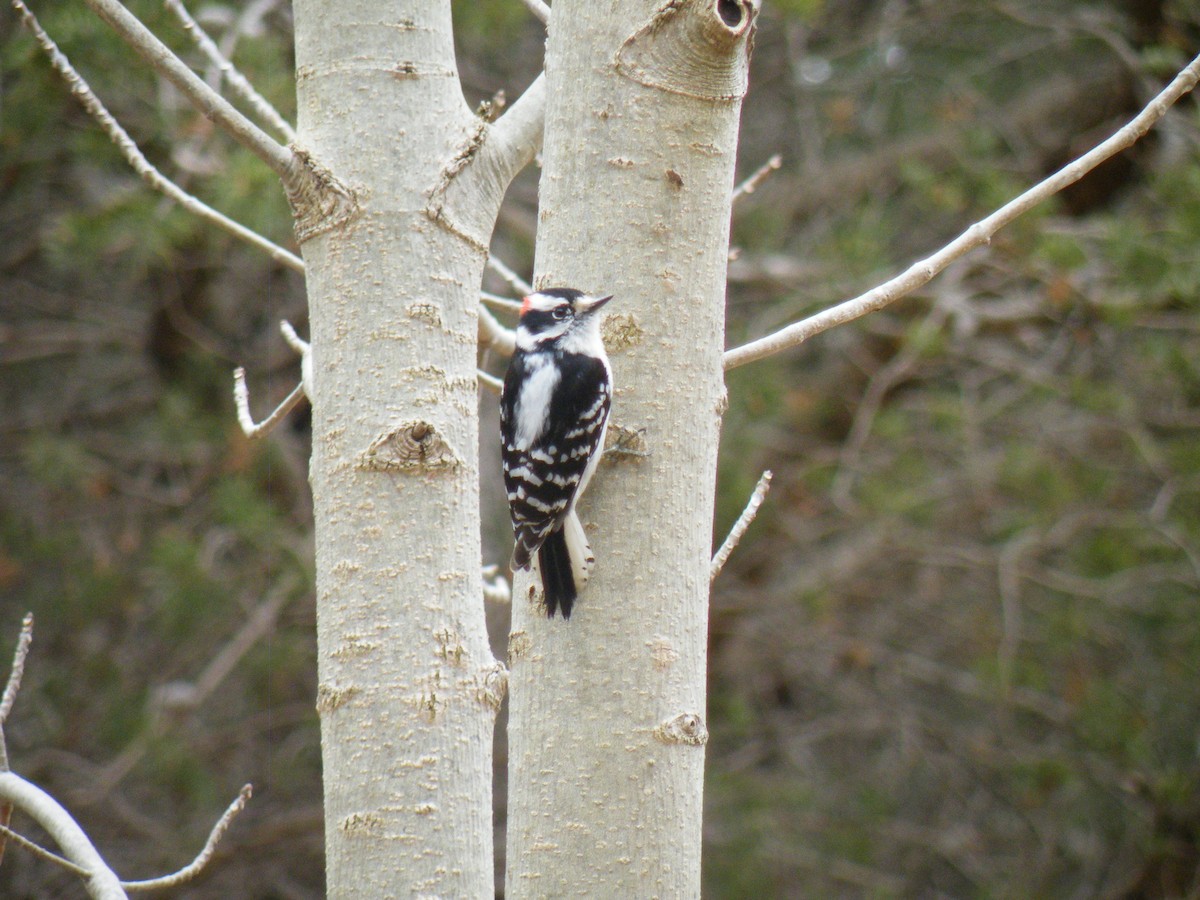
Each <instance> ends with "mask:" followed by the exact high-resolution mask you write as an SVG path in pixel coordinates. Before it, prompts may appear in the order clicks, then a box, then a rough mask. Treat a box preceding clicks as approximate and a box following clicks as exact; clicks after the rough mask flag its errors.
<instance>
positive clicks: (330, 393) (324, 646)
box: [292, 0, 541, 898]
mask: <svg viewBox="0 0 1200 900" xmlns="http://www.w3.org/2000/svg"><path fill="white" fill-rule="evenodd" d="M294 9H295V32H296V70H297V71H296V80H297V100H298V111H299V112H298V119H299V121H298V135H299V137H298V140H297V145H298V149H299V150H300V151H301V152H302V154H304V155H305V157H306V158H308V159H311V160H312V161H313V162H314V164H315V166H314V168H315V171H317V173H318V175H320V174H321V173H326V174H327V175H328V177H327V178H325V179H324V180H323V183H324V184H325V190H323V191H321V192H318V193H317V194H316V195H315V196H311V197H301V198H297V197H293V198H292V199H293V203H294V205H295V206H296V207H297V209H296V212H297V234H298V237H299V239H300V240H301V242H302V250H303V255H304V260H305V264H306V269H307V288H308V297H309V307H310V331H311V337H312V373H311V374H312V378H311V380H312V384H311V385H310V386H309V388H310V391H311V397H312V404H313V459H312V470H311V481H312V489H313V502H314V519H315V522H316V562H317V630H318V634H317V643H318V677H319V687H318V698H317V708H318V711H319V713H320V718H321V746H322V759H323V766H324V783H325V818H326V852H327V886H328V894H329V896H330V897H346V898H349V897H355V898H360V897H388V896H404V897H409V896H444V897H483V896H490V895H491V893H492V890H493V879H494V872H493V852H492V842H493V831H492V809H491V797H492V790H491V767H492V734H493V724H494V720H495V714H496V710H497V708H498V707H499V704H500V701H501V699H502V697H503V693H504V685H505V674H506V673H505V671H504V667H503V666H502V665H500V664H499V663H497V662H496V661H495V660H494V658H493V657H492V654H491V652H490V650H489V647H488V640H487V633H486V630H485V623H484V614H483V604H482V583H481V577H480V540H479V485H478V480H479V466H478V459H477V456H478V451H477V447H478V416H477V402H478V401H477V388H476V377H475V348H476V340H477V331H478V325H477V318H476V306H477V301H478V290H479V283H480V279H481V277H482V269H483V265H484V261H485V258H486V242H487V240H488V238H489V236H490V233H491V228H492V222H493V221H494V217H495V214H496V211H497V209H498V207H499V203H500V199H501V197H502V194H503V189H504V186H505V185H506V184H507V182H508V179H509V178H511V176H512V174H513V173H514V172H515V171H516V170H517V169H518V168H519V167H520V165H523V164H524V161H525V160H528V158H529V157H530V156H532V153H533V150H534V147H533V145H532V144H529V143H528V141H526V143H525V145H523V146H516V144H514V140H515V139H514V138H513V137H512V135H509V134H507V133H505V132H504V130H503V129H502V128H501V127H500V126H499V125H497V126H488V125H485V124H484V123H483V122H482V121H481V120H480V119H478V118H477V117H476V116H475V115H474V114H473V113H471V111H470V110H469V109H468V108H467V107H466V105H465V102H464V100H463V97H462V94H461V91H460V88H459V82H458V78H457V72H456V69H455V63H454V51H453V41H452V36H451V23H450V3H449V2H448V0H441V2H431V0H408V2H392V3H389V4H381V3H379V2H377V0H348V2H340V3H325V2H323V0H297V2H295V4H294ZM539 96H540V86H539ZM514 112H518V116H515V117H514V118H513V119H512V120H510V121H513V122H517V123H518V124H519V125H522V128H520V129H518V130H519V131H521V135H523V136H524V137H528V134H529V133H530V132H531V131H534V130H536V131H537V132H539V133H540V125H541V120H540V113H539V110H538V108H537V106H536V104H535V105H533V106H532V108H530V107H529V106H528V105H527V107H526V108H525V109H524V110H523V111H518V110H517V108H516V107H514ZM521 116H524V118H523V119H522V118H521ZM521 135H518V137H520V136H521ZM517 143H519V142H517ZM319 180H321V179H319ZM339 185H340V186H339ZM460 210H461V211H460Z"/></svg>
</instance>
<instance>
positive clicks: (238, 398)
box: [233, 319, 312, 440]
mask: <svg viewBox="0 0 1200 900" xmlns="http://www.w3.org/2000/svg"><path fill="white" fill-rule="evenodd" d="M279 330H280V331H282V332H283V338H284V340H286V341H287V342H288V344H289V345H290V346H291V348H292V349H293V350H295V351H296V352H297V353H299V354H300V383H299V384H298V385H296V386H295V387H294V388H292V392H291V393H290V394H288V395H287V396H286V397H284V398H283V402H282V403H280V404H279V405H278V406H277V407H275V409H274V410H273V411H272V412H271V414H270V415H269V416H267V417H266V418H265V419H263V420H262V421H261V422H259V423H257V424H255V422H254V416H252V415H251V414H250V390H249V388H247V387H246V370H245V369H243V368H242V367H241V366H238V367H237V368H236V369H234V370H233V402H234V405H235V406H236V407H237V417H238V424H239V425H241V426H242V432H243V433H244V434H245V435H246V437H248V438H250V439H251V440H253V439H255V438H260V437H266V436H267V435H268V434H270V433H271V432H272V431H273V430H274V429H275V426H276V425H278V424H279V423H280V422H282V421H283V419H284V417H285V416H286V415H287V414H288V413H290V412H291V411H292V410H293V409H295V408H296V407H297V406H299V405H300V401H301V400H303V399H304V398H305V397H307V396H310V395H309V385H310V384H311V383H312V346H311V345H310V344H309V343H308V341H306V340H304V339H303V338H301V337H300V336H299V335H298V334H296V329H294V328H293V327H292V324H291V323H290V322H288V321H287V320H286V319H284V320H283V321H282V322H280V323H279Z"/></svg>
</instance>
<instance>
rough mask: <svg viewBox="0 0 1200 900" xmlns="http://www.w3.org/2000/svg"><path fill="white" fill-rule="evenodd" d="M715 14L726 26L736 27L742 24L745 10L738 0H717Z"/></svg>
mask: <svg viewBox="0 0 1200 900" xmlns="http://www.w3.org/2000/svg"><path fill="white" fill-rule="evenodd" d="M717 15H719V16H720V17H721V21H722V22H724V23H725V24H726V25H727V26H729V27H730V28H735V29H736V28H737V27H738V26H740V25H741V24H742V17H743V15H745V10H743V9H742V4H741V2H740V0H717Z"/></svg>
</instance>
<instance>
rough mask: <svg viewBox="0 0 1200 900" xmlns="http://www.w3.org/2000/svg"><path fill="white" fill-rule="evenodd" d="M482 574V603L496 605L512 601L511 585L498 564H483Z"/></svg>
mask: <svg viewBox="0 0 1200 900" xmlns="http://www.w3.org/2000/svg"><path fill="white" fill-rule="evenodd" d="M482 575H483V602H484V603H495V604H496V605H498V606H507V605H508V604H510V603H512V587H511V586H510V585H509V583H508V579H507V578H505V577H504V572H502V571H501V569H500V567H499V566H498V565H496V564H494V563H493V564H492V565H490V566H484V567H483V570H482Z"/></svg>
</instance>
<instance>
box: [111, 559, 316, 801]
mask: <svg viewBox="0 0 1200 900" xmlns="http://www.w3.org/2000/svg"><path fill="white" fill-rule="evenodd" d="M295 587H296V584H295V581H294V579H285V580H283V581H280V582H278V583H277V584H275V585H274V587H272V589H271V592H270V594H269V596H268V597H267V598H266V599H265V600H263V601H262V603H260V604H259V605H258V606H257V607H255V609H254V612H252V613H251V614H250V616H249V618H247V620H246V621H245V623H244V624H243V625H242V627H241V628H239V629H238V631H237V633H236V634H234V636H233V637H232V638H231V639H230V640H229V641H228V642H227V643H226V645H225V646H224V647H223V648H222V649H221V652H220V653H218V654H217V655H216V656H215V657H213V659H212V660H211V661H210V662H209V664H208V665H207V666H205V667H204V670H203V671H202V672H201V673H200V674H199V675H198V676H197V677H196V679H195V680H194V681H191V682H187V681H183V682H173V683H171V684H168V685H162V686H160V687H159V688H158V690H157V691H156V692H155V695H156V697H155V699H156V707H157V708H156V709H155V710H154V711H155V712H168V711H175V712H181V711H182V712H188V711H191V710H195V709H197V708H199V707H200V706H201V705H203V704H204V702H205V701H206V700H207V699H208V698H209V697H211V696H212V695H213V693H215V692H216V690H217V688H219V687H220V686H221V684H222V683H223V682H224V680H225V678H226V677H227V676H228V675H229V673H230V672H232V671H233V669H234V667H235V666H236V665H237V664H238V662H240V661H241V660H242V658H243V657H245V655H246V654H247V653H248V652H249V651H250V649H251V648H252V647H253V646H254V645H255V644H256V643H257V642H258V641H259V640H261V639H262V637H263V636H264V635H266V634H267V633H268V632H269V631H270V630H271V628H272V627H273V626H274V625H275V623H276V622H277V621H278V619H279V614H280V613H281V612H282V610H283V608H284V606H286V605H287V602H288V601H289V600H290V599H291V596H292V592H293V591H294V590H295ZM170 722H171V719H170V717H168V716H164V715H156V716H154V717H153V718H152V719H151V720H150V724H149V726H148V727H147V728H146V729H144V730H143V731H142V732H140V733H139V734H138V735H137V737H135V738H134V739H133V740H132V741H130V743H129V744H128V745H127V746H126V747H125V749H124V750H122V751H121V752H120V753H119V754H118V755H117V757H116V758H115V759H113V760H112V761H111V762H110V763H108V765H106V766H105V767H104V769H103V771H102V772H101V773H100V774H99V775H98V776H96V777H94V778H93V779H92V784H91V791H90V793H89V797H88V800H89V802H91V803H99V802H101V801H102V800H103V799H104V798H105V797H106V796H108V794H109V792H110V791H112V790H113V788H115V787H116V786H117V785H118V784H119V783H120V782H121V781H122V780H123V779H124V778H125V776H126V775H128V774H129V773H130V772H131V771H133V769H134V767H135V766H136V765H137V764H138V763H139V762H141V761H142V759H144V758H145V755H146V753H147V752H148V751H149V749H150V744H151V741H152V739H153V738H155V737H157V736H159V735H161V734H163V733H164V732H165V731H166V730H167V727H168V726H169V725H170Z"/></svg>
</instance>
